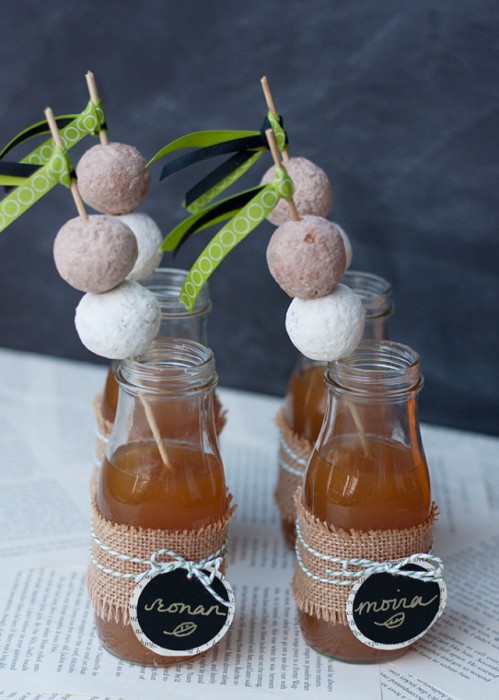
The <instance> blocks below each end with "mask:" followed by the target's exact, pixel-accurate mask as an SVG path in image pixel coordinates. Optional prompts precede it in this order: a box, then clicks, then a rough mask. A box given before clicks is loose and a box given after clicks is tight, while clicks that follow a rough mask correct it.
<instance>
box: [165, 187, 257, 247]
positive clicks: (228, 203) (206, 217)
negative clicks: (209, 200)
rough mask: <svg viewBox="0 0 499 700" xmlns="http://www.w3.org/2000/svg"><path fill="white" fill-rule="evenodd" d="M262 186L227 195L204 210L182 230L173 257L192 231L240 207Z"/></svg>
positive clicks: (194, 231)
mask: <svg viewBox="0 0 499 700" xmlns="http://www.w3.org/2000/svg"><path fill="white" fill-rule="evenodd" d="M264 187H266V185H260V186H257V187H253V188H252V189H251V190H247V191H246V192H240V193H239V194H236V195H234V196H233V197H229V198H228V199H224V200H223V201H222V202H220V203H219V204H216V205H213V206H212V207H211V208H210V210H209V211H207V212H205V213H204V214H203V215H202V216H200V217H199V218H198V219H196V221H194V222H193V223H192V225H191V226H190V227H189V228H188V229H186V231H185V232H184V234H183V236H182V238H181V239H180V241H179V243H178V245H177V247H176V248H175V250H174V252H173V256H174V257H175V255H176V254H177V253H178V251H179V250H180V247H181V246H182V245H183V244H184V243H185V241H187V240H188V239H189V238H190V237H191V236H192V235H193V234H194V233H196V231H197V230H198V229H200V228H202V227H203V226H206V225H207V224H209V223H210V221H213V220H215V219H217V218H218V217H219V216H222V215H223V214H227V213H228V212H231V211H233V210H235V209H242V208H243V207H245V206H246V205H247V204H248V202H250V201H251V200H252V199H253V197H255V195H257V194H258V192H260V191H261V190H262V189H263V188H264Z"/></svg>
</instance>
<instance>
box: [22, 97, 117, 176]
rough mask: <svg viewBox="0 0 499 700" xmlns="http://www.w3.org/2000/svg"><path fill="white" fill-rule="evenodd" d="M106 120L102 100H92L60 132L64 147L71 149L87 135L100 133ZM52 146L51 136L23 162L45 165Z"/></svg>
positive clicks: (49, 157) (50, 154) (50, 155)
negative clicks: (95, 102)
mask: <svg viewBox="0 0 499 700" xmlns="http://www.w3.org/2000/svg"><path fill="white" fill-rule="evenodd" d="M105 122H106V117H105V114H104V110H103V109H102V102H101V101H100V100H99V102H98V103H97V104H94V103H93V102H92V100H90V101H89V103H88V104H87V106H86V107H85V109H84V110H83V112H81V113H80V114H78V115H77V116H76V118H75V119H74V120H73V121H72V122H71V123H70V124H68V125H67V126H65V127H64V128H63V129H61V131H60V134H61V139H62V143H63V144H64V149H65V150H66V151H69V149H70V148H72V147H73V146H76V144H77V143H79V142H80V141H81V140H82V139H83V138H84V137H85V136H90V135H91V136H95V135H96V134H98V133H99V131H100V129H101V127H102V126H104V124H105ZM52 148H53V142H52V139H51V138H50V139H48V140H47V141H45V143H42V144H41V145H40V146H38V148H35V150H34V151H32V152H31V153H30V154H29V155H27V156H26V157H25V158H23V159H22V160H21V163H32V164H33V165H43V164H44V163H46V162H47V161H48V160H50V159H51V157H52Z"/></svg>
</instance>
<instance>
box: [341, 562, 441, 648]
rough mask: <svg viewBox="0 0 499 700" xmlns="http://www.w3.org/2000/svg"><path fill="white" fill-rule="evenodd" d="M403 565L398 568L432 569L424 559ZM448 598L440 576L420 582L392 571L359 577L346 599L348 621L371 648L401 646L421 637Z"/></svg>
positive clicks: (356, 633) (357, 635)
mask: <svg viewBox="0 0 499 700" xmlns="http://www.w3.org/2000/svg"><path fill="white" fill-rule="evenodd" d="M415 561H417V564H406V565H405V566H402V567H401V568H400V570H401V571H404V570H406V571H409V570H411V571H422V572H427V571H432V570H434V569H435V567H434V566H433V565H432V564H430V563H429V562H427V561H424V560H417V559H415ZM446 600H447V589H446V586H445V583H444V581H443V580H442V579H437V580H435V579H434V580H430V581H422V580H420V579H417V578H414V577H411V576H403V575H400V574H399V575H396V574H394V573H387V572H383V573H374V574H370V575H367V576H364V577H363V578H361V579H360V580H359V581H358V582H357V583H356V584H355V585H354V586H353V588H352V590H351V592H350V595H349V597H348V602H347V608H346V613H347V621H348V624H349V626H350V629H351V630H352V632H353V633H354V634H355V636H356V637H357V638H358V639H359V640H360V641H361V642H363V643H364V644H366V645H367V646H369V647H372V648H373V649H400V648H402V647H405V646H408V645H409V644H412V643H413V642H415V641H416V640H417V639H419V638H420V637H422V636H423V635H424V634H425V633H426V632H427V631H428V630H429V629H430V627H431V626H432V625H433V624H434V623H435V622H436V621H437V619H438V618H439V617H440V615H441V614H442V612H443V609H444V607H445V603H446Z"/></svg>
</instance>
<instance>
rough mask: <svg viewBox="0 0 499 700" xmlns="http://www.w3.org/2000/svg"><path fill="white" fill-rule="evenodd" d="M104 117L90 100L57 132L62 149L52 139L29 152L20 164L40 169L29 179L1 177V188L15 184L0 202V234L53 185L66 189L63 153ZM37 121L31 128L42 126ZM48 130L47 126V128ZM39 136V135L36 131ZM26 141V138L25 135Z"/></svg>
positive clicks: (68, 165) (95, 128)
mask: <svg viewBox="0 0 499 700" xmlns="http://www.w3.org/2000/svg"><path fill="white" fill-rule="evenodd" d="M105 121H106V117H105V114H104V110H103V109H102V103H101V102H100V101H99V102H98V103H97V104H94V103H93V102H92V101H91V100H90V101H89V102H88V104H87V106H86V107H85V109H84V110H83V112H81V113H80V114H78V115H76V116H75V118H74V119H73V121H71V122H70V123H69V124H68V125H67V126H65V127H64V128H63V129H61V130H60V135H61V139H62V143H63V144H64V149H60V148H59V147H57V146H56V145H55V144H54V142H53V140H52V138H50V139H47V140H46V141H45V142H44V143H42V144H40V145H39V146H38V147H37V148H35V149H34V150H33V151H31V153H29V154H28V155H27V156H25V157H24V158H23V159H22V160H21V161H20V162H21V163H29V164H31V165H37V166H39V168H38V170H37V171H36V172H35V173H34V174H33V175H31V176H30V177H28V178H15V179H14V178H11V179H9V178H8V177H7V176H6V177H5V181H3V180H2V179H1V178H0V185H14V186H16V189H15V190H13V191H12V192H10V193H9V194H8V195H7V196H6V197H4V199H3V200H2V201H1V202H0V232H2V231H4V230H5V229H6V228H7V226H9V225H10V224H11V223H13V222H14V221H15V220H16V219H17V218H19V217H20V216H21V215H22V214H24V212H25V211H27V209H29V208H30V207H31V206H32V205H33V204H35V202H37V201H38V200H39V199H41V198H42V197H43V196H44V195H45V194H47V192H49V191H50V190H51V189H52V188H53V187H54V186H55V185H56V184H58V183H59V184H62V185H65V186H66V187H69V186H70V184H71V181H70V173H71V172H72V169H73V168H72V165H71V161H70V159H69V156H68V155H67V153H66V151H67V150H69V149H70V148H71V147H72V146H74V145H76V144H77V143H79V141H81V140H82V139H83V138H84V137H85V136H89V135H95V134H97V133H98V132H99V130H100V128H101V127H102V126H103V125H104V124H105ZM43 124H44V122H40V123H39V124H37V125H34V127H37V126H40V125H43ZM32 128H33V127H29V128H28V129H26V130H25V132H22V133H21V134H20V135H18V136H16V137H15V139H13V141H11V143H13V142H14V141H18V142H19V143H20V142H22V140H25V139H22V138H21V139H20V140H19V137H22V135H23V134H24V133H26V134H28V133H29V132H30V131H31V130H32ZM47 130H48V131H50V130H49V129H48V125H47ZM38 133H42V132H40V131H38ZM26 138H29V136H27V137H26ZM9 146H10V144H9V145H7V146H6V147H5V148H4V149H3V151H2V153H4V152H7V151H9V150H10V148H9Z"/></svg>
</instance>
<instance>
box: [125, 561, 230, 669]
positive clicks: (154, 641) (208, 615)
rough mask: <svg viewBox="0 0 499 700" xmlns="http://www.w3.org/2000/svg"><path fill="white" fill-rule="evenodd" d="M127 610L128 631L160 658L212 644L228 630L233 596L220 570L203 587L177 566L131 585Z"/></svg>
mask: <svg viewBox="0 0 499 700" xmlns="http://www.w3.org/2000/svg"><path fill="white" fill-rule="evenodd" d="M204 573H206V574H207V575H208V576H210V574H211V573H212V572H211V571H210V570H209V569H206V570H205V571H204ZM129 608H130V623H131V626H132V629H133V631H134V632H135V635H136V637H137V638H138V639H139V641H140V642H141V643H142V644H143V645H144V646H146V647H147V648H148V649H150V650H151V651H153V652H154V653H156V654H160V655H161V656H194V655H195V654H199V653H201V652H203V651H206V650H207V649H209V648H210V647H212V646H213V645H214V644H216V643H217V642H218V641H219V640H220V639H221V638H222V637H223V636H224V634H225V633H226V632H227V630H228V629H229V627H230V625H231V622H232V619H233V617H234V594H233V591H232V588H231V586H230V584H229V582H228V581H227V580H226V579H225V577H224V576H223V575H222V574H221V573H220V572H219V571H216V572H215V575H214V578H213V580H212V581H211V583H210V585H209V586H208V587H207V586H205V585H204V584H203V583H202V581H200V579H199V578H198V577H196V576H191V577H189V575H188V572H187V570H186V569H185V568H182V567H179V568H176V569H173V570H172V571H168V572H162V573H157V574H149V575H148V576H145V577H144V578H143V579H142V580H141V581H140V583H138V584H137V586H136V588H135V589H134V592H133V595H132V598H131V601H130V606H129Z"/></svg>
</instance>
